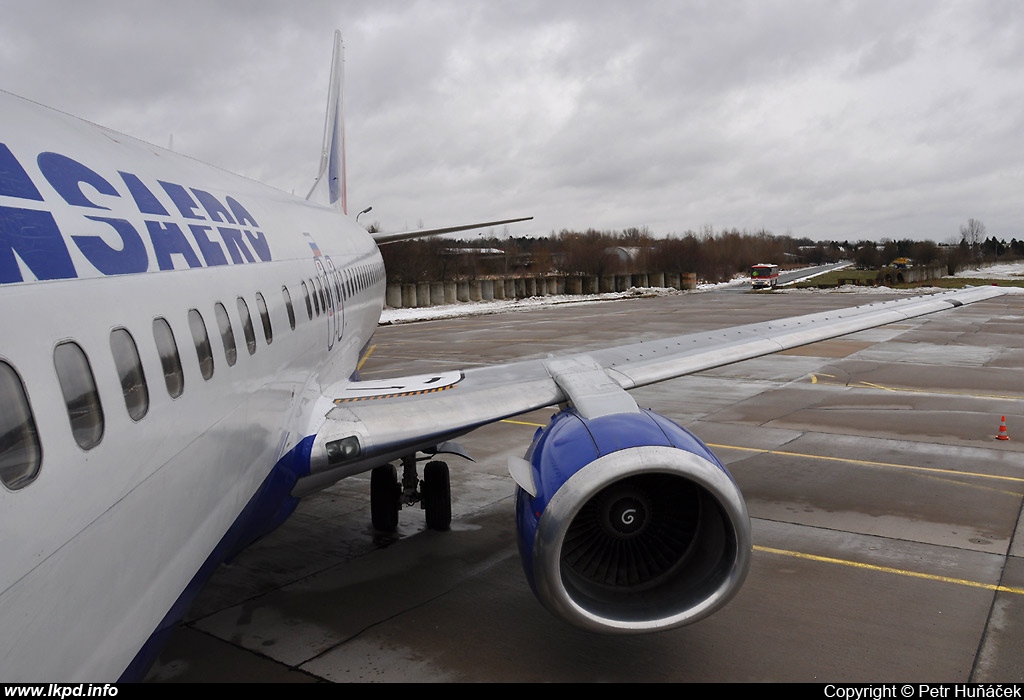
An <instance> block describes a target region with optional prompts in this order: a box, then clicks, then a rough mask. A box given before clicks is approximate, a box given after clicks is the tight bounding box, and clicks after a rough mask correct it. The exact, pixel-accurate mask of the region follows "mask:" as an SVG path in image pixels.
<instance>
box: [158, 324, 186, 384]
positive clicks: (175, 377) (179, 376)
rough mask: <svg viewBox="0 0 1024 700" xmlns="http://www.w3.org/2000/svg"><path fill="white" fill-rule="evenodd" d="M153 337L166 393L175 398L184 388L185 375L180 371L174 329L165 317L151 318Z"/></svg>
mask: <svg viewBox="0 0 1024 700" xmlns="http://www.w3.org/2000/svg"><path fill="white" fill-rule="evenodd" d="M153 339H154V340H155V341H156V350H157V352H158V353H159V354H160V364H161V366H162V367H163V369H164V383H165V384H166V385H167V393H168V394H170V395H171V398H172V399H176V398H178V397H179V396H181V393H182V392H183V391H184V390H185V375H184V373H182V371H181V357H180V356H179V355H178V344H177V343H175V342H174V331H172V330H171V325H170V324H169V323H167V321H166V319H163V318H155V319H153Z"/></svg>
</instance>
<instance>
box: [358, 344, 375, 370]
mask: <svg viewBox="0 0 1024 700" xmlns="http://www.w3.org/2000/svg"><path fill="white" fill-rule="evenodd" d="M376 349H377V346H376V344H374V345H371V346H370V347H369V348H368V349H367V350H366V354H365V355H363V356H362V357H361V358H359V364H357V365H356V370H357V371H358V370H361V369H362V368H363V363H364V362H366V361H367V360H369V359H370V355H372V354H373V351H374V350H376Z"/></svg>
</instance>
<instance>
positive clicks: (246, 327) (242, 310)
mask: <svg viewBox="0 0 1024 700" xmlns="http://www.w3.org/2000/svg"><path fill="white" fill-rule="evenodd" d="M238 315H239V316H241V317H242V333H243V334H244V335H245V347H247V348H248V349H249V354H250V355H254V354H256V333H255V332H253V330H252V316H250V315H249V305H248V304H246V303H245V299H243V298H242V297H238Z"/></svg>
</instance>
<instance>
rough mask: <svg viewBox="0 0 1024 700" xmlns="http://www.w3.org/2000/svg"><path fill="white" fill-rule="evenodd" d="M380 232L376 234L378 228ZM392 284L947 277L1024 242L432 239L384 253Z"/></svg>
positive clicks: (585, 234)
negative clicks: (902, 274) (579, 278)
mask: <svg viewBox="0 0 1024 700" xmlns="http://www.w3.org/2000/svg"><path fill="white" fill-rule="evenodd" d="M370 228H371V230H373V228H374V227H373V226H371V227H370ZM381 253H382V255H383V256H384V264H385V267H386V269H387V273H388V281H389V282H392V283H407V282H434V281H454V280H459V279H467V278H473V277H484V276H496V277H515V276H525V275H545V274H581V275H592V276H603V275H613V274H627V273H644V272H664V273H678V274H686V273H693V274H695V275H696V277H697V280H698V281H700V282H711V283H714V282H725V281H728V280H730V279H732V278H733V277H734V276H736V275H737V274H743V273H745V272H747V271H749V269H750V266H751V265H755V264H757V263H774V264H777V265H780V266H781V267H783V268H787V267H801V266H806V265H820V264H825V263H831V262H839V261H840V260H850V261H853V262H854V263H855V264H856V265H857V266H858V267H863V268H878V267H882V266H885V265H889V264H892V262H893V261H894V260H896V259H897V258H907V259H909V260H911V261H912V262H913V264H918V265H936V264H942V265H945V266H946V267H947V268H948V272H949V274H953V273H954V272H956V271H958V270H960V269H963V268H965V267H968V266H970V265H972V264H977V263H980V262H982V261H995V260H1012V259H1018V258H1024V240H1020V241H1018V240H1017V239H1016V238H1014V239H1013V240H1011V241H1010V242H1009V243H1007V242H1005V241H1000V240H996V238H995V237H993V236H986V234H985V227H984V224H982V223H981V222H979V221H977V220H975V219H971V220H969V221H968V223H967V224H965V225H964V226H962V227H961V229H960V240H959V241H958V242H951V243H949V244H945V245H940V244H938V243H935V242H934V241H927V240H926V241H914V240H910V239H902V240H894V239H887V240H883V241H881V242H877V241H868V240H860V241H854V242H850V241H812V240H811V239H809V238H796V237H793V236H789V235H776V234H773V233H771V232H769V231H764V230H761V231H755V232H749V231H746V230H743V231H740V230H737V229H735V228H733V229H722V230H719V231H715V230H714V229H713V228H712V227H710V226H707V227H705V228H703V229H701V230H700V231H687V232H686V233H684V234H681V235H675V234H673V235H669V236H666V237H659V238H656V237H654V236H653V235H651V233H650V232H649V231H648V230H647V229H645V228H627V229H624V230H621V231H599V230H596V229H588V230H586V231H570V230H562V231H559V232H557V233H555V232H552V233H551V234H550V235H549V236H546V237H539V238H534V237H514V236H508V235H502V236H498V235H495V234H493V233H491V234H489V235H478V236H475V237H472V238H468V239H466V238H462V239H451V238H438V237H434V238H425V239H419V240H416V239H413V240H407V241H401V242H397V243H390V244H387V245H384V246H382V247H381Z"/></svg>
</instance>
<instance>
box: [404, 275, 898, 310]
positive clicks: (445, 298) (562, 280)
mask: <svg viewBox="0 0 1024 700" xmlns="http://www.w3.org/2000/svg"><path fill="white" fill-rule="evenodd" d="M908 281H909V280H908ZM696 286H697V279H696V275H695V274H694V273H692V272H691V273H686V274H683V275H680V274H679V273H678V272H651V273H642V274H632V275H602V276H600V277H597V276H594V275H566V276H562V275H551V276H544V277H507V278H504V279H473V280H460V281H458V282H420V283H418V284H388V285H387V289H386V291H385V295H384V303H385V305H386V306H388V307H389V308H392V309H400V308H406V309H410V308H417V307H420V308H422V307H427V306H440V305H442V304H455V303H458V302H469V301H491V300H494V299H499V300H500V299H526V298H529V297H535V296H553V295H561V294H602V293H606V292H625V291H628V290H629V289H630V288H631V287H670V288H672V289H695V288H696Z"/></svg>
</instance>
